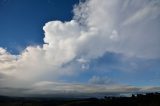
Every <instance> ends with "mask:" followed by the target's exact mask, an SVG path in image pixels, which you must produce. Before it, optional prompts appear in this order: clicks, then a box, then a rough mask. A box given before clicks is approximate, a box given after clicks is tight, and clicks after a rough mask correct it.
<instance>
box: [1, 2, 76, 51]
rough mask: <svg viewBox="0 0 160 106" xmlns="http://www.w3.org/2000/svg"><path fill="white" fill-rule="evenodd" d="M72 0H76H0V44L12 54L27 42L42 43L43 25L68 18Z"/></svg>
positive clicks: (70, 12)
mask: <svg viewBox="0 0 160 106" xmlns="http://www.w3.org/2000/svg"><path fill="white" fill-rule="evenodd" d="M76 3H78V0H68V1H64V0H1V1H0V17H1V20H0V23H1V25H0V29H1V31H0V35H1V38H2V39H0V45H1V46H2V47H4V48H7V49H8V50H9V51H10V52H11V53H13V54H15V53H16V54H17V53H19V52H20V51H21V50H23V49H24V48H26V47H27V46H28V45H37V44H39V45H42V44H43V37H44V34H43V33H44V32H43V30H42V28H43V26H44V24H45V23H46V22H48V21H51V20H61V21H68V20H71V19H72V16H73V12H72V8H73V5H74V4H76ZM15 46H17V47H15Z"/></svg>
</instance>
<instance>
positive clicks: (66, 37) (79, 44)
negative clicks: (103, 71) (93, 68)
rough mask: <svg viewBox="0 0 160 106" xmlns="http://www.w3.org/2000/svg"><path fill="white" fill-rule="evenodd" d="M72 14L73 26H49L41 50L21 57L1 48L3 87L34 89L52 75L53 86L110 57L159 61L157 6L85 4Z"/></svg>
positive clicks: (116, 0) (146, 0)
mask: <svg viewBox="0 0 160 106" xmlns="http://www.w3.org/2000/svg"><path fill="white" fill-rule="evenodd" d="M97 5H98V6H97ZM73 11H74V16H73V19H72V20H71V21H68V22H61V21H50V22H48V23H46V24H45V26H44V27H43V30H44V32H45V37H44V44H43V46H42V47H40V46H29V47H27V48H26V49H25V50H24V51H23V52H22V53H20V54H19V55H12V54H10V53H9V52H8V51H6V50H5V49H4V48H0V66H1V67H0V75H1V76H3V75H4V77H0V83H1V86H10V87H18V86H20V87H24V88H25V86H24V84H23V83H24V82H26V83H28V84H30V85H34V83H37V82H40V81H41V79H45V78H46V77H47V75H49V74H52V80H54V81H56V80H57V79H58V78H59V77H60V76H74V75H75V74H78V73H80V71H81V70H83V69H86V70H88V69H89V68H90V67H89V65H88V64H89V63H90V62H91V61H92V60H95V59H98V58H100V57H103V55H105V53H107V52H112V53H115V54H123V55H124V56H126V57H132V58H133V57H136V58H140V59H159V58H160V55H159V54H160V48H159V45H160V42H159V41H160V36H159V34H160V30H159V29H158V28H159V26H160V23H158V22H159V19H160V14H159V11H160V2H159V1H158V0H141V1H139V0H134V1H133V0H125V1H121V0H112V1H110V0H101V1H98V0H87V1H85V2H83V3H79V5H77V6H75V7H74V9H73ZM82 77H83V76H82ZM97 78H98V77H95V78H93V79H91V81H93V80H96V79H97ZM94 82H96V81H94ZM103 82H105V81H103ZM62 84H63V83H62ZM76 86H77V85H76ZM79 86H83V87H84V88H85V85H79ZM71 87H72V86H71ZM59 89H60V88H59ZM74 89H77V87H75V85H73V89H72V90H73V91H74ZM86 89H87V87H86ZM61 90H62V91H63V90H65V89H63V87H62V89H61ZM77 90H80V89H77ZM97 90H98V89H97ZM104 91H105V90H104ZM106 91H107V90H106Z"/></svg>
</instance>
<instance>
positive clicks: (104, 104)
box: [0, 93, 160, 106]
mask: <svg viewBox="0 0 160 106" xmlns="http://www.w3.org/2000/svg"><path fill="white" fill-rule="evenodd" d="M0 106H160V93H147V94H136V95H132V96H131V97H108V96H105V97H104V98H101V99H97V98H88V99H75V98H74V99H64V98H42V97H40V98H38V97H6V96H0Z"/></svg>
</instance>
